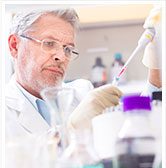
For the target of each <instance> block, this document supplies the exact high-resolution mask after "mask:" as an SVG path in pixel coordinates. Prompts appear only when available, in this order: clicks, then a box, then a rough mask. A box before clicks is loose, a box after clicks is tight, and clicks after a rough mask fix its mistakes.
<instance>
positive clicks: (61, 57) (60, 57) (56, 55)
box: [53, 49, 66, 62]
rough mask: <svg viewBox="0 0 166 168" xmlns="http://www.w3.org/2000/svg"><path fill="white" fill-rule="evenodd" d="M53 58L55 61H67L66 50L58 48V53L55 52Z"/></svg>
mask: <svg viewBox="0 0 166 168" xmlns="http://www.w3.org/2000/svg"><path fill="white" fill-rule="evenodd" d="M53 59H54V60H55V61H62V62H63V61H66V55H65V53H64V51H63V50H62V49H61V50H58V51H57V52H56V53H54V55H53Z"/></svg>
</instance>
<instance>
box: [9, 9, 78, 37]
mask: <svg viewBox="0 0 166 168" xmlns="http://www.w3.org/2000/svg"><path fill="white" fill-rule="evenodd" d="M47 14H52V15H55V16H57V17H59V18H61V19H63V20H65V21H66V22H68V23H70V24H71V25H72V26H73V28H74V29H77V28H78V22H79V18H78V15H77V13H76V12H75V10H74V9H55V10H40V11H32V12H28V13H19V14H16V15H15V16H14V17H13V20H12V26H11V29H10V34H18V35H21V34H23V33H25V32H26V31H28V30H30V29H31V28H32V26H33V24H34V23H35V22H36V21H37V20H38V19H39V18H40V17H42V16H43V15H47Z"/></svg>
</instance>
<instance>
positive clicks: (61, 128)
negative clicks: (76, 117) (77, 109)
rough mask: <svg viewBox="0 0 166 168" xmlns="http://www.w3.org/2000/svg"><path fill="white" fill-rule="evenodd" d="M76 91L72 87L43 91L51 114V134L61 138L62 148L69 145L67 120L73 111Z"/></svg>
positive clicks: (60, 145)
mask: <svg viewBox="0 0 166 168" xmlns="http://www.w3.org/2000/svg"><path fill="white" fill-rule="evenodd" d="M74 94H75V91H74V89H73V88H70V87H59V88H57V87H52V88H46V89H44V90H43V91H42V92H41V95H42V97H43V99H44V100H45V101H46V103H47V105H48V107H49V110H50V114H51V130H49V131H48V133H49V134H52V135H53V136H56V137H58V136H59V138H60V143H59V147H60V150H62V151H63V150H64V149H65V147H66V146H67V132H66V122H67V119H68V116H69V114H70V113H71V112H72V111H73V109H74V106H73V104H74V103H73V102H74Z"/></svg>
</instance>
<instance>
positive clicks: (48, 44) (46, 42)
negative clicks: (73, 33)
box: [44, 41, 56, 47]
mask: <svg viewBox="0 0 166 168" xmlns="http://www.w3.org/2000/svg"><path fill="white" fill-rule="evenodd" d="M55 44H56V43H55V42H54V41H45V42H44V45H45V46H47V47H53V46H55Z"/></svg>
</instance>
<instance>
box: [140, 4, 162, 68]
mask: <svg viewBox="0 0 166 168" xmlns="http://www.w3.org/2000/svg"><path fill="white" fill-rule="evenodd" d="M143 27H144V28H145V29H147V28H154V29H155V37H154V39H153V41H152V42H151V43H149V44H148V45H147V47H146V48H145V52H144V57H143V60H142V62H143V64H144V65H145V66H146V67H148V68H150V69H160V68H161V57H162V54H161V47H162V45H161V7H160V6H157V7H155V8H154V9H152V10H151V12H150V15H149V17H147V19H146V21H145V23H144V26H143Z"/></svg>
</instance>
